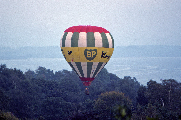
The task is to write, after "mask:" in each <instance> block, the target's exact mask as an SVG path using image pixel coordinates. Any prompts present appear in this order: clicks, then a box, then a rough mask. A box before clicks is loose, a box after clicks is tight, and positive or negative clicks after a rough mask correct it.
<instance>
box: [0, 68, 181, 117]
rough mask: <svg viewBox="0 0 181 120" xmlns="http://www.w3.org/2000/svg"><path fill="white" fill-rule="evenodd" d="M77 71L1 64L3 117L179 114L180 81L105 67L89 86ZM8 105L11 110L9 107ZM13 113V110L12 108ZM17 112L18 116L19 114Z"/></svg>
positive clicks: (0, 81)
mask: <svg viewBox="0 0 181 120" xmlns="http://www.w3.org/2000/svg"><path fill="white" fill-rule="evenodd" d="M84 90H85V88H84V86H83V85H82V82H81V81H80V79H79V78H78V76H77V75H76V73H75V72H73V71H67V70H62V71H56V72H53V71H52V70H50V69H46V68H45V67H39V68H38V69H37V70H35V71H31V70H27V71H26V72H25V73H23V72H22V71H21V70H18V69H16V68H14V69H9V68H7V67H6V65H1V66H0V110H3V111H5V112H0V117H1V118H2V119H4V118H5V117H6V118H7V117H8V116H9V117H12V118H13V117H14V115H15V116H16V117H18V118H20V119H42V120H43V119H46V120H51V119H63V120H64V119H80V120H81V119H82V120H83V119H88V120H96V119H120V120H126V119H130V117H131V119H134V120H140V119H144V120H146V119H148V120H151V119H159V120H175V119H180V115H181V83H178V82H177V81H176V80H174V79H168V80H162V82H161V83H157V82H156V81H153V80H150V81H149V82H148V83H147V86H143V85H140V84H139V83H138V81H137V80H136V78H134V77H133V78H131V77H130V76H125V77H124V78H119V77H117V76H116V75H114V74H112V73H109V72H108V71H107V70H106V69H102V71H101V72H100V74H98V76H97V78H96V79H95V80H94V81H93V82H92V83H91V86H89V92H90V95H85V93H84ZM7 111H8V112H7ZM12 113H13V114H12ZM16 117H14V118H15V119H18V118H16Z"/></svg>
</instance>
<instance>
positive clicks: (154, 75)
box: [0, 57, 181, 85]
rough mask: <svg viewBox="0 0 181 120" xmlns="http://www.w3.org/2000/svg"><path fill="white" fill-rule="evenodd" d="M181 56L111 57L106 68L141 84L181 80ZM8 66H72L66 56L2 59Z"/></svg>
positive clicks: (53, 67) (53, 68)
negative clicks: (150, 81) (164, 80)
mask: <svg viewBox="0 0 181 120" xmlns="http://www.w3.org/2000/svg"><path fill="white" fill-rule="evenodd" d="M180 61H181V57H123V58H111V59H110V61H109V62H108V64H107V65H106V66H105V68H106V69H107V70H108V72H110V73H113V74H116V75H117V76H118V77H120V78H123V77H124V76H131V77H135V78H136V79H137V80H138V81H139V82H140V83H141V84H143V85H146V83H147V82H148V81H149V80H151V79H152V80H155V81H157V82H161V81H160V80H161V79H170V78H172V79H175V80H177V81H179V82H181V62H180ZM0 64H6V66H7V67H8V68H17V69H20V70H22V71H23V72H25V71H27V70H29V69H30V70H33V71H34V70H36V69H37V68H38V67H39V66H42V67H45V68H46V69H50V70H53V71H54V72H55V71H60V70H63V69H65V70H69V71H71V70H72V69H71V67H70V66H69V65H68V63H67V62H66V61H65V59H64V58H29V59H16V60H0Z"/></svg>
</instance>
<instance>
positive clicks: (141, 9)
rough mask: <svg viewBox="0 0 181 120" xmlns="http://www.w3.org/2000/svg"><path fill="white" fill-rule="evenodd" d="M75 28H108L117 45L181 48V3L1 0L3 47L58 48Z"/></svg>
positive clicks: (177, 0)
mask: <svg viewBox="0 0 181 120" xmlns="http://www.w3.org/2000/svg"><path fill="white" fill-rule="evenodd" d="M75 25H94V26H101V27H104V28H106V29H107V30H108V31H110V32H111V34H112V35H113V38H114V40H115V45H116V46H125V45H126V46H127V45H181V0H0V46H10V47H20V46H59V44H60V43H59V42H60V38H61V36H62V34H63V32H64V30H65V29H67V28H68V27H71V26H75Z"/></svg>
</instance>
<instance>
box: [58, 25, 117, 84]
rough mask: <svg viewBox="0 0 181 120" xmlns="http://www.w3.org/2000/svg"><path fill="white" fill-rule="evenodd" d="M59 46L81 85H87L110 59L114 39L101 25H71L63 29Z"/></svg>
mask: <svg viewBox="0 0 181 120" xmlns="http://www.w3.org/2000/svg"><path fill="white" fill-rule="evenodd" d="M60 47H61V51H62V54H63V56H64V57H65V59H66V61H67V62H68V64H69V65H70V66H71V67H72V69H73V70H74V71H75V72H76V74H77V75H78V76H79V78H80V79H81V81H82V82H83V85H85V86H89V85H90V84H91V82H92V81H93V80H94V79H95V77H96V76H97V75H98V73H99V72H100V71H101V69H103V67H104V66H105V65H106V64H107V62H108V61H109V60H110V58H111V55H112V53H113V50H114V40H113V37H112V35H111V34H110V32H109V31H107V30H106V29H104V28H102V27H97V26H90V25H86V26H72V27H69V28H68V29H66V30H65V31H64V33H63V36H62V38H61V40H60Z"/></svg>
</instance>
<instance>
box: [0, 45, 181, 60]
mask: <svg viewBox="0 0 181 120" xmlns="http://www.w3.org/2000/svg"><path fill="white" fill-rule="evenodd" d="M62 57H63V55H62V53H61V49H60V47H58V46H47V47H19V48H10V47H0V59H27V58H62ZM113 57H114V58H119V57H181V46H153V45H149V46H145V45H143V46H117V47H115V49H114V53H113Z"/></svg>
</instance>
